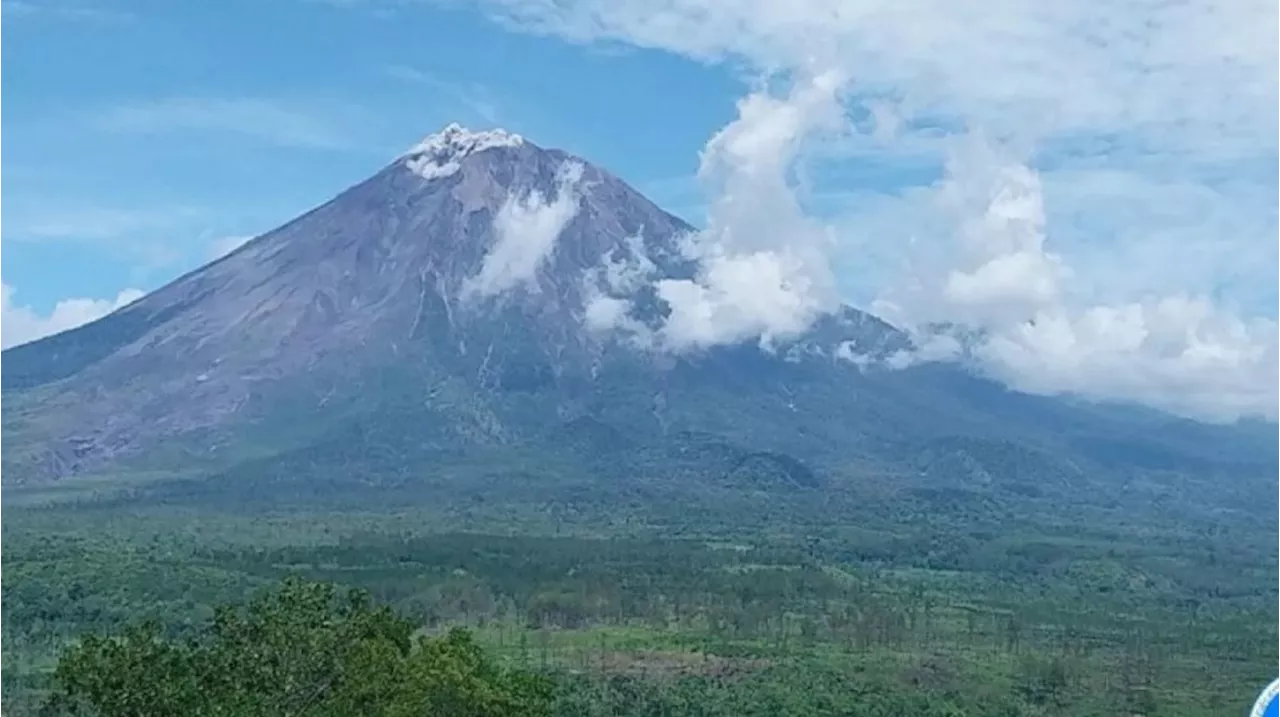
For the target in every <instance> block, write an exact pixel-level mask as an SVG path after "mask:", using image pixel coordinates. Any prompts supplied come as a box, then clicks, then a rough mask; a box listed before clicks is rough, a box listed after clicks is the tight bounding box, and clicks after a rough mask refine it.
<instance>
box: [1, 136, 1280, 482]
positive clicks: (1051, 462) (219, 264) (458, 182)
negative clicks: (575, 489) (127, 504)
mask: <svg viewBox="0 0 1280 717" xmlns="http://www.w3.org/2000/svg"><path fill="white" fill-rule="evenodd" d="M692 232H693V229H692V228H691V227H690V226H689V225H688V224H686V223H685V222H684V221H682V220H680V219H678V218H676V217H674V216H672V215H670V214H668V213H666V212H664V211H663V210H662V209H660V208H659V207H657V206H656V205H654V204H653V203H652V202H650V201H649V200H647V199H646V198H645V197H643V196H641V195H640V194H639V193H638V192H637V191H635V190H634V189H633V188H631V187H630V186H628V185H627V184H626V183H625V182H623V181H622V180H621V179H619V178H618V177H616V176H614V175H612V174H610V173H609V172H608V171H606V170H604V169H601V168H599V167H596V166H594V165H592V164H591V163H590V162H588V161H586V160H584V159H582V158H579V157H575V156H573V155H570V154H568V153H566V152H562V151H559V150H556V149H547V148H543V147H540V146H538V145H536V144H534V143H533V142H531V141H529V140H527V139H525V138H522V137H520V136H518V135H515V134H511V133H508V132H504V131H501V130H493V131H487V132H472V131H469V130H466V129H463V128H461V127H458V126H456V125H451V126H450V127H448V128H446V129H445V130H444V131H442V132H440V133H437V134H434V135H431V136H430V137H428V138H427V139H425V140H424V141H423V142H421V143H420V144H419V145H417V146H415V147H414V148H412V149H411V150H410V151H408V152H407V153H405V154H404V155H402V156H401V157H398V158H397V159H396V160H395V161H394V162H393V163H391V164H390V165H388V166H387V167H385V168H384V169H382V170H381V171H379V172H378V173H377V174H375V175H374V176H372V177H370V178H369V179H367V180H365V181H363V182H361V183H359V184H357V185H355V186H353V187H351V188H349V189H347V190H346V191H344V192H342V193H341V194H339V195H338V196H336V197H335V198H333V199H332V200H330V201H328V202H325V203H324V204H322V205H320V206H319V207H317V208H315V209H313V210H312V211H310V212H308V213H306V214H304V215H302V216H300V217H298V218H296V219H294V220H292V221H290V222H288V223H287V224H285V225H283V226H281V227H279V228H278V229H275V230H273V231H270V232H268V233H266V234H263V235H261V236H259V237H257V238H255V239H253V240H252V241H250V242H248V243H246V244H244V245H243V246H241V247H240V248H238V249H237V250H236V251H234V252H232V253H231V254H229V255H227V256H225V257H223V258H221V259H219V260H217V261H215V262H213V263H211V264H209V265H207V266H204V267H202V268H200V269H198V270H196V271H193V272H191V273H189V274H187V275H185V276H182V277H180V278H178V279H177V280H175V281H173V282H172V283H170V284H168V285H166V286H164V287H163V288H161V289H159V290H157V291H155V292H153V293H151V294H149V295H147V296H145V297H143V298H141V299H139V300H138V301H136V302H134V303H133V304H131V305H129V306H127V307H124V308H122V309H120V310H118V311H116V312H115V313H113V314H111V315H109V316H106V317H104V318H102V319H100V320H98V321H95V322H93V323H90V324H87V325H85V326H82V327H79V328H77V329H74V330H71V331H67V332H65V333H61V334H58V335H55V336H50V337H47V338H45V339H42V340H39V341H36V342H33V343H30V344H27V345H23V346H19V347H16V348H13V349H10V350H7V351H5V352H4V354H3V372H2V373H0V378H2V382H3V390H4V402H5V408H6V409H7V410H6V411H5V412H4V451H3V462H4V477H5V484H6V486H9V487H13V486H18V487H21V486H31V485H47V484H49V483H50V482H53V481H60V480H67V479H78V478H85V477H92V478H95V479H106V480H111V479H116V478H120V479H122V480H123V479H124V478H125V477H132V478H134V479H136V478H138V477H139V476H147V477H150V478H154V479H155V480H156V481H159V482H158V483H156V484H155V485H166V484H168V483H167V482H168V481H170V480H172V479H176V477H179V476H180V477H181V478H182V479H183V480H184V481H186V484H187V485H188V486H190V485H191V481H192V480H195V481H196V482H197V483H199V484H200V485H202V486H205V487H206V488H205V489H204V490H206V497H207V496H208V495H215V494H216V495H223V493H220V492H219V491H222V490H223V489H224V488H225V489H226V490H227V491H231V488H230V487H234V491H231V492H228V493H226V495H232V494H234V495H235V496H239V497H238V498H237V500H243V499H244V496H245V495H246V491H249V492H250V493H252V495H254V496H256V498H255V500H262V501H271V500H284V499H286V498H284V497H282V496H286V497H287V499H289V500H294V499H299V496H302V497H304V498H317V497H325V496H328V497H333V496H352V495H356V494H358V493H360V492H361V491H376V490H379V489H380V488H383V487H386V486H405V485H412V484H414V482H415V481H418V480H420V479H421V478H422V476H424V475H438V474H441V473H449V472H450V471H461V470H462V469H460V468H459V466H468V467H471V468H475V467H482V468H483V472H484V475H485V478H484V481H486V482H485V485H486V486H488V488H487V490H491V491H492V493H491V494H501V493H502V491H503V490H505V488H504V487H503V486H509V485H515V484H519V485H522V486H527V485H530V484H532V485H534V486H536V485H538V481H542V480H547V481H551V480H552V478H548V476H555V477H563V476H564V475H567V474H572V475H576V476H583V480H584V481H594V482H601V481H603V482H612V483H614V484H624V483H625V484H627V485H643V484H645V483H646V481H648V482H653V481H657V482H660V483H662V484H663V485H674V486H698V485H703V484H707V483H713V484H716V485H721V486H728V487H729V488H730V489H732V490H743V491H748V490H749V491H765V492H766V493H768V492H771V491H785V492H796V491H822V490H827V489H830V487H831V486H832V485H833V484H836V483H841V482H847V481H851V480H860V481H877V480H884V481H891V480H897V479H898V478H901V477H904V476H906V477H911V479H912V480H927V481H931V482H932V483H931V484H932V485H937V486H946V487H947V488H948V489H949V490H963V491H970V492H977V493H981V492H984V491H996V492H999V491H1001V490H1006V491H1008V490H1012V491H1015V492H1018V491H1021V492H1022V494H1027V493H1028V492H1032V493H1035V494H1037V495H1039V494H1042V493H1043V494H1045V495H1049V496H1052V495H1064V494H1073V495H1079V494H1082V493H1083V494H1087V495H1089V496H1092V497H1091V498H1090V500H1093V499H1094V498H1096V500H1098V501H1100V502H1102V503H1106V502H1107V501H1114V500H1116V499H1117V498H1116V496H1119V495H1122V494H1125V492H1126V491H1129V490H1130V488H1127V487H1126V486H1132V485H1133V484H1134V481H1135V480H1142V479H1145V478H1150V477H1153V476H1158V477H1160V480H1162V481H1165V482H1166V483H1167V481H1168V480H1172V479H1170V478H1169V476H1181V478H1179V479H1178V480H1185V481H1186V482H1187V484H1188V485H1190V484H1195V485H1208V484H1209V483H1212V482H1213V481H1215V480H1219V479H1222V478H1223V477H1224V476H1227V477H1233V479H1234V477H1238V476H1247V477H1251V479H1253V478H1256V479H1257V480H1260V481H1261V480H1263V479H1264V478H1265V480H1266V481H1269V480H1270V478H1269V476H1272V475H1274V471H1275V469H1276V465H1275V451H1274V442H1272V441H1271V435H1270V431H1271V430H1272V427H1268V426H1249V425H1242V426H1233V427H1224V426H1208V425H1201V424H1197V423H1193V422H1190V421H1186V420H1182V419H1175V418H1172V417H1169V416H1164V415H1162V414H1157V413H1154V412H1146V411H1139V410H1133V409H1116V408H1114V407H1105V406H1095V405H1090V404H1086V403H1081V402H1078V401H1073V400H1067V399H1059V398H1051V397H1039V396H1029V395H1023V394H1019V393H1015V392H1012V391H1009V390H1007V389H1005V388H1004V387H1002V386H1000V385H998V384H995V383H993V382H990V381H987V380H985V379H983V378H981V377H980V376H976V375H973V374H971V373H970V372H968V371H966V370H965V369H964V368H963V367H962V366H959V365H953V364H938V363H934V364H919V365H914V366H910V367H907V368H903V369H900V370H893V369H891V368H887V367H885V366H884V365H882V364H884V363H885V362H883V361H879V360H878V359H883V358H885V357H888V356H892V355H894V354H895V353H898V352H904V351H908V350H909V349H910V347H911V341H910V338H909V336H908V335H907V334H905V333H904V332H902V331H900V330H898V329H897V328H895V327H893V326H890V325H889V324H887V323H885V322H883V321H881V320H879V319H877V318H876V317H874V316H871V315H869V314H866V313H864V312H861V311H859V310H857V309H854V308H852V307H847V306H846V307H833V308H832V310H830V311H827V312H825V313H823V315H822V316H820V317H819V318H818V319H817V320H816V321H814V322H813V323H812V324H811V325H810V326H809V327H808V329H807V330H805V331H803V332H800V333H797V334H794V335H788V336H781V337H765V338H767V339H768V340H765V339H764V338H761V337H755V338H754V339H753V340H748V341H743V342H740V343H738V344H733V345H725V346H713V347H703V348H699V349H698V350H696V351H683V352H673V351H669V350H665V349H664V348H663V346H662V342H661V336H662V330H663V325H664V321H665V319H666V317H667V316H668V314H669V312H670V307H669V306H668V305H666V304H665V302H664V300H663V298H662V297H661V295H660V293H659V292H658V291H656V290H655V287H656V286H659V285H660V283H661V282H663V281H687V280H690V279H692V278H693V277H695V276H696V273H697V270H698V266H697V260H696V259H695V258H691V256H690V254H689V252H688V251H686V250H685V249H684V248H683V243H682V242H683V239H684V238H685V237H687V236H689V235H690V234H691V233H692ZM851 358H854V359H859V358H861V359H867V358H870V359H875V360H872V361H870V362H868V361H865V360H850V359H851ZM462 473H466V475H474V473H467V472H466V471H462ZM462 473H459V474H460V475H461V474H462ZM157 476H158V478H157ZM921 476H924V477H925V478H920V477H921ZM895 477H898V478H895ZM556 484H557V485H560V484H559V483H556ZM1250 485H1252V484H1250ZM1258 485H1260V486H1261V485H1262V483H1259V484H1258ZM282 486H286V487H287V489H286V488H282ZM1266 486H1267V487H1266V490H1267V491H1268V493H1267V494H1268V495H1272V496H1273V495H1274V494H1273V493H1271V492H1270V483H1269V482H1267V483H1266ZM156 490H161V489H160V488H156Z"/></svg>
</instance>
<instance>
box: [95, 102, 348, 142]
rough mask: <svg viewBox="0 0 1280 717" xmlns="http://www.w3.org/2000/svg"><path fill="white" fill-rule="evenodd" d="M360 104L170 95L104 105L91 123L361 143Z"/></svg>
mask: <svg viewBox="0 0 1280 717" xmlns="http://www.w3.org/2000/svg"><path fill="white" fill-rule="evenodd" d="M360 115H361V113H360V112H359V110H357V109H355V108H352V107H345V106H328V105H326V106H324V107H311V106H295V105H293V104H290V103H287V102H283V101H278V100H271V99H263V98H252V97H170V98H164V99H156V100H146V101H141V102H136V103H129V104H121V105H118V106H115V107H109V108H107V109H105V110H102V111H100V112H98V113H96V114H94V115H93V116H91V118H90V124H91V125H92V126H93V127H94V128H96V129H98V130H102V131H107V132H117V133H133V134H156V133H180V132H196V133H210V134H225V135H232V136H238V137H242V138H248V139H254V140H258V141H261V142H264V143H267V144H271V145H275V146H280V147H293V148H302V149H323V150H353V149H361V148H362V145H361V142H360V133H359V131H358V127H359V126H360V122H359V120H360Z"/></svg>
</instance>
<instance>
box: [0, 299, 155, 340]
mask: <svg viewBox="0 0 1280 717" xmlns="http://www.w3.org/2000/svg"><path fill="white" fill-rule="evenodd" d="M13 293H14V289H13V287H12V286H9V285H8V284H4V285H3V294H2V295H0V348H6V349H7V348H11V347H13V346H19V345H21V344H25V343H29V342H31V341H35V340H36V339H39V338H43V337H45V336H50V335H52V334H56V333H60V332H62V331H67V330H69V329H74V328H76V327H77V326H82V325H84V324H87V323H89V322H90V321H94V320H96V319H100V318H102V317H103V316H106V315H107V314H109V313H111V312H112V311H115V310H116V309H121V308H124V307H125V306H128V305H129V304H131V303H133V302H135V301H137V300H138V299H141V298H142V295H143V294H142V292H141V291H139V290H138V289H125V290H124V291H121V292H120V293H119V294H117V295H116V297H115V298H114V299H80V298H77V299H63V300H62V301H59V302H58V303H57V304H55V305H54V307H53V309H52V310H51V311H50V312H49V313H48V314H44V315H42V314H40V313H38V312H36V311H35V310H34V309H32V308H31V307H29V306H21V305H18V304H15V303H14V302H13Z"/></svg>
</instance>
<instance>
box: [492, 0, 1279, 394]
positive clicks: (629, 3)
mask: <svg viewBox="0 0 1280 717" xmlns="http://www.w3.org/2000/svg"><path fill="white" fill-rule="evenodd" d="M484 7H485V8H486V9H487V12H488V13H489V14H490V15H491V16H493V17H495V18H496V19H497V20H499V21H500V22H502V23H504V24H506V25H508V26H510V27H513V28H515V29H518V30H522V31H527V32H535V33H541V34H551V35H557V36H560V37H564V38H567V39H569V40H571V41H576V42H595V41H607V42H623V43H627V44H631V45H635V46H639V47H645V48H652V49H660V50H666V51H670V52H674V53H678V54H682V55H685V56H687V57H691V58H693V59H696V60H699V61H703V62H717V63H718V62H727V63H733V64H735V65H737V66H743V65H745V66H746V67H748V68H750V69H752V70H754V71H755V72H756V74H757V75H758V77H759V78H760V80H761V81H760V82H759V83H757V85H756V87H755V89H754V90H753V91H752V92H751V93H749V94H748V95H747V96H746V97H745V98H744V99H743V100H742V101H740V103H739V108H738V109H739V113H738V117H737V118H736V119H735V120H734V121H733V122H731V123H730V124H729V125H728V126H726V127H725V128H723V129H722V130H721V131H720V132H719V133H717V134H716V135H715V136H714V137H713V138H712V139H711V140H710V142H709V143H708V145H707V147H706V149H705V150H704V154H703V162H702V172H701V175H702V179H703V181H704V186H705V187H706V188H707V190H708V192H709V195H710V196H709V207H710V209H709V215H708V217H707V222H706V226H707V229H706V230H705V231H703V232H701V233H699V234H698V235H696V236H695V237H694V238H693V239H692V240H691V242H690V247H691V252H692V254H693V255H694V256H696V257H698V258H700V259H701V261H702V270H701V272H700V273H699V275H698V277H697V278H696V279H694V280H692V281H684V282H675V283H671V284H668V285H667V286H666V288H665V290H663V289H662V287H661V286H660V287H659V291H660V293H661V294H662V295H663V296H664V298H667V300H668V301H669V302H670V303H671V304H672V307H673V314H672V317H671V320H670V321H669V322H668V324H667V326H665V327H664V328H663V333H664V336H663V337H662V341H663V344H664V345H666V346H667V347H669V348H674V349H680V348H682V347H700V346H706V345H712V344H715V343H723V342H730V341H738V340H743V339H745V338H750V337H753V336H759V337H761V338H763V339H764V340H768V339H769V338H770V337H774V336H786V335H790V334H793V333H795V332H796V331H797V330H798V327H799V328H803V325H806V324H807V322H809V321H811V320H812V318H813V317H814V316H816V315H817V314H819V313H821V312H822V311H824V310H826V309H828V308H830V307H831V306H832V305H833V293H834V292H833V288H832V287H833V284H834V280H833V278H832V275H833V270H832V268H831V267H832V266H833V265H836V264H837V263H838V264H839V265H840V266H842V267H844V266H852V267H853V271H854V272H855V273H856V274H857V275H858V277H859V278H860V279H861V282H860V283H861V284H862V286H861V287H860V289H861V290H862V292H863V293H865V294H866V295H867V298H875V299H878V300H877V301H876V302H875V303H874V306H875V307H877V308H878V309H879V310H881V311H883V312H885V313H886V314H888V315H889V318H892V319H894V320H896V321H898V322H900V323H902V324H903V325H905V326H908V327H912V328H914V329H916V330H917V332H919V333H920V334H921V337H922V340H923V343H925V344H927V345H928V346H929V347H930V351H931V353H930V355H929V358H931V359H932V358H937V357H938V356H939V355H946V353H947V352H945V351H943V352H941V353H940V352H939V351H937V350H936V349H937V348H938V347H939V346H945V345H953V346H959V345H960V344H959V343H958V342H955V341H948V340H947V337H944V336H937V335H934V333H933V332H934V330H933V329H928V328H926V327H929V326H935V325H937V324H940V323H941V324H945V325H949V326H951V327H953V330H954V328H956V327H958V328H959V329H962V330H963V332H964V335H965V337H966V342H965V347H966V350H965V352H964V355H965V356H966V357H967V359H968V360H972V361H975V362H977V364H978V369H979V370H981V371H983V372H985V373H988V374H990V375H992V376H994V377H997V378H1000V379H1002V380H1004V381H1006V382H1007V383H1009V384H1010V385H1011V386H1014V387H1016V388H1019V389H1021V390H1026V391H1033V392H1037V393H1073V394H1079V395H1083V396H1088V397H1092V398H1099V399H1121V400H1133V401H1139V402H1142V403H1146V404H1149V405H1154V406H1158V407H1160V408H1164V409H1168V410H1171V411H1175V412H1178V413H1182V414H1185V415H1191V416H1196V417H1201V418H1208V419H1230V418H1233V417H1236V416H1240V415H1262V416H1267V417H1271V418H1275V417H1276V412H1277V371H1276V369H1277V354H1276V336H1277V333H1276V324H1275V321H1274V312H1275V308H1274V303H1273V302H1268V303H1267V304H1258V305H1250V306H1247V307H1246V308H1245V309H1244V310H1239V309H1237V308H1236V307H1237V306H1238V305H1240V304H1243V303H1244V302H1248V301H1251V300H1254V299H1256V298H1257V297H1269V296H1272V295H1274V286H1275V276H1276V275H1275V273H1274V267H1275V266H1276V260H1277V258H1276V243H1275V236H1276V228H1277V222H1276V175H1275V172H1274V166H1275V163H1276V158H1277V124H1278V123H1277V114H1276V110H1275V108H1276V106H1277V101H1278V98H1277V48H1276V44H1275V40H1274V36H1273V35H1272V34H1271V33H1272V30H1273V29H1274V27H1275V25H1276V16H1277V7H1276V5H1275V4H1274V3H1264V2H1261V0H1233V1H1232V2H1229V3H1226V4H1223V3H1220V2H1211V1H1210V0H1171V1H1163V0H1162V1H1161V2H1151V1H1150V0H1121V1H1117V2H1110V3H1076V4H1071V3H1068V4H1065V5H1064V4H1061V3H1059V4H1053V3H1049V4H1045V3H1040V2H1035V1H1034V0H999V1H998V2H996V3H994V4H992V3H985V4H983V5H982V6H980V7H979V6H976V5H966V4H963V3H960V4H957V3H950V2H943V1H940V0H908V1H907V2H886V1H885V0H862V1H858V0H854V1H852V2H850V1H849V0H801V1H800V2H783V1H781V0H743V1H740V2H711V1H710V0H664V1H663V2H660V3H659V4H658V5H656V6H655V5H654V4H653V3H651V2H638V1H637V0H490V1H489V2H486V3H485V4H484ZM868 116H869V117H870V118H871V120H872V121H871V123H870V124H871V127H870V128H869V129H868V128H867V127H866V122H865V118H866V117H868ZM855 118H860V119H859V121H855ZM851 150H852V151H851ZM902 153H910V154H913V155H918V154H924V155H932V156H936V157H937V158H938V159H939V160H940V161H942V160H945V162H946V166H947V169H946V172H945V176H944V177H943V178H942V179H940V180H939V181H938V182H936V183H934V184H932V185H926V186H916V187H893V188H889V189H887V190H875V191H868V190H865V189H863V190H858V191H856V192H851V193H850V194H851V195H852V198H853V199H855V200H856V201H851V202H850V203H849V207H848V209H847V210H846V211H845V212H844V213H843V214H842V215H836V216H832V215H831V214H830V212H828V213H827V214H826V215H825V216H823V217H822V218H821V219H818V218H816V217H815V216H813V215H812V214H811V213H809V212H807V211H805V207H806V206H808V204H809V202H808V200H809V199H810V197H808V196H806V194H805V193H804V192H803V191H802V189H801V187H800V186H799V184H798V182H797V181H796V179H795V172H796V170H797V169H799V168H803V167H805V166H810V167H812V166H821V165H822V164H823V163H830V162H832V161H834V160H837V159H839V158H841V157H848V156H850V155H851V154H852V155H857V156H864V157H865V156H869V155H871V156H882V157H884V158H887V159H890V160H892V159H893V158H894V157H895V156H899V155H901V154H902ZM1260 168H1262V169H1260ZM1107 187H1111V188H1112V189H1108V188H1107ZM1117 187H1118V188H1121V189H1122V190H1123V194H1122V195H1121V196H1125V197H1127V198H1128V199H1129V201H1126V202H1116V201H1114V200H1109V198H1110V197H1115V196H1117V194H1116V192H1115V191H1114V188H1117ZM1188 197H1194V198H1195V199H1196V201H1198V202H1202V203H1203V211H1201V212H1198V213H1197V214H1196V216H1194V217H1188V218H1187V219H1188V220H1191V221H1190V222H1188V221H1185V220H1184V221H1169V220H1168V216H1167V215H1168V213H1169V210H1168V209H1166V208H1164V207H1168V206H1177V204H1178V202H1180V201H1184V200H1185V199H1186V198H1188ZM1242 217H1243V219H1242ZM1170 257H1173V258H1174V259H1173V260H1171V259H1170ZM1185 257H1194V258H1195V259H1196V261H1195V262H1194V266H1186V265H1185V262H1184V263H1182V264H1179V263H1178V262H1177V260H1176V259H1178V258H1185ZM1239 257H1249V258H1250V260H1249V261H1247V262H1242V261H1241V259H1239ZM1115 262H1125V264H1126V266H1124V267H1123V269H1122V270H1119V271H1117V270H1116V269H1115V268H1113V267H1111V266H1109V264H1114V263H1115ZM748 289H750V290H748ZM612 306H613V309H615V310H614V311H613V312H612V313H610V312H602V316H601V317H598V318H609V317H612V318H613V320H615V321H617V320H620V319H618V317H619V316H625V314H621V315H620V314H618V313H617V311H616V309H618V308H619V307H618V306H617V305H612ZM1250 314H1254V315H1256V318H1243V317H1247V316H1249V315H1250Z"/></svg>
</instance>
